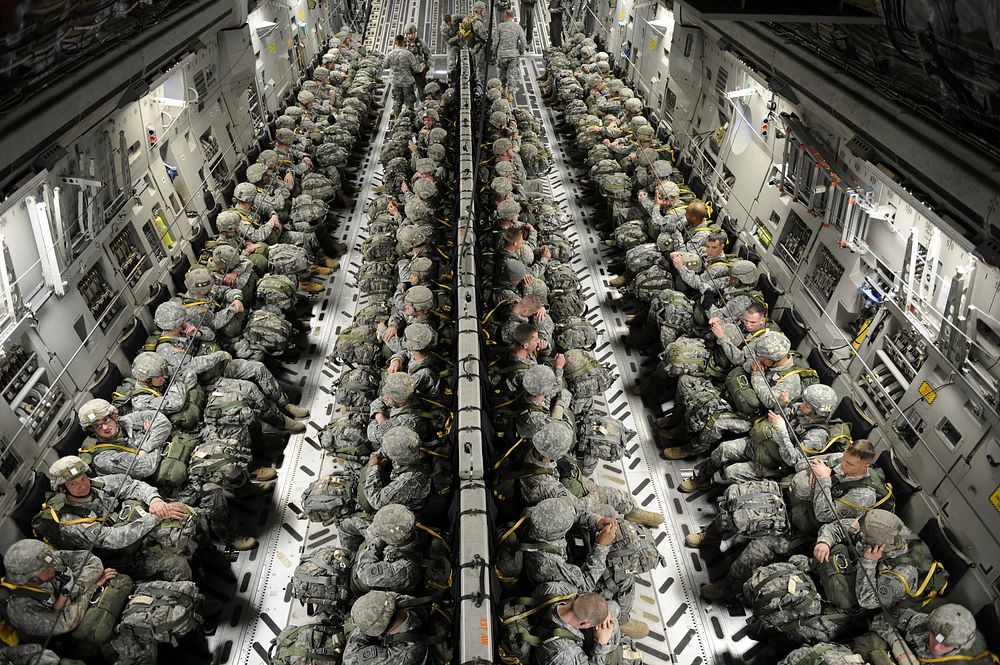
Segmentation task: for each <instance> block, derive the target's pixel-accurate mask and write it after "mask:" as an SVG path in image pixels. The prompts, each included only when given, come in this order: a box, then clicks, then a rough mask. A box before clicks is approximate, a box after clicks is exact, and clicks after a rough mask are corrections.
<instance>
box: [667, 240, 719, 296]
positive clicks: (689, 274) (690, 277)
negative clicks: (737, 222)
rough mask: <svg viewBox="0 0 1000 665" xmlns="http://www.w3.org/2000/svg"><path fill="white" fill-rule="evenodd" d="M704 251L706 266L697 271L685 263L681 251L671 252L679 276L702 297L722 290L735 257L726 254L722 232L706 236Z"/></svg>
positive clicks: (671, 258) (672, 261) (671, 259)
mask: <svg viewBox="0 0 1000 665" xmlns="http://www.w3.org/2000/svg"><path fill="white" fill-rule="evenodd" d="M702 253H703V254H704V259H705V260H704V267H703V268H702V269H701V270H700V271H699V272H695V271H693V270H691V269H690V268H689V267H687V265H686V264H685V263H684V259H683V257H682V256H681V253H680V252H671V253H670V261H671V263H673V265H674V269H675V270H676V271H677V276H678V278H679V279H680V280H681V281H682V282H683V283H684V284H686V285H687V286H688V287H689V288H691V289H693V290H695V291H697V292H698V293H699V294H700V295H701V296H702V297H704V295H705V294H706V293H709V292H714V293H718V292H719V291H721V290H722V289H723V288H724V287H725V285H726V284H727V283H728V281H729V270H730V268H732V267H733V257H730V256H727V255H726V235H725V234H724V233H722V232H715V233H710V234H709V235H708V237H707V238H705V244H704V245H703V249H702Z"/></svg>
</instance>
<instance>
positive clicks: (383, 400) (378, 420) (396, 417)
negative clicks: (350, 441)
mask: <svg viewBox="0 0 1000 665" xmlns="http://www.w3.org/2000/svg"><path fill="white" fill-rule="evenodd" d="M415 390H416V382H415V381H414V380H413V377H412V376H410V375H409V374H406V373H405V372H393V373H392V374H387V375H386V377H385V380H384V381H383V383H382V391H381V395H380V396H379V397H378V398H377V399H375V400H373V401H372V403H371V406H370V407H369V409H368V413H369V415H370V416H371V422H369V424H368V440H369V441H371V442H372V443H378V444H381V442H382V435H383V434H385V431H386V430H387V429H389V428H390V427H393V426H396V425H402V426H405V427H409V428H411V429H413V430H414V431H416V432H421V431H422V430H424V429H425V428H424V426H423V422H422V419H421V418H420V416H418V415H416V414H415V413H412V411H413V410H414V409H413V408H412V407H413V406H414V405H415V402H416V398H415V397H414V391H415Z"/></svg>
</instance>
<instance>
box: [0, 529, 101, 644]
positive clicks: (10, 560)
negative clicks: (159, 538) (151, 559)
mask: <svg viewBox="0 0 1000 665" xmlns="http://www.w3.org/2000/svg"><path fill="white" fill-rule="evenodd" d="M3 564H4V570H5V571H6V576H5V577H4V579H3V582H4V586H5V587H6V588H7V590H8V591H9V592H10V594H11V595H10V598H9V599H8V600H7V607H6V611H5V612H4V616H5V617H6V618H7V620H8V621H10V623H11V625H13V626H14V627H15V628H17V630H19V631H20V632H21V633H22V634H23V635H25V636H33V637H36V638H39V639H46V638H47V637H48V636H49V635H64V634H66V633H69V632H71V631H72V630H73V629H75V628H76V627H77V626H78V625H80V622H81V621H82V620H83V615H84V614H85V613H86V611H87V609H88V608H89V607H90V601H91V598H92V596H93V595H94V592H95V591H96V590H97V589H98V588H99V587H101V586H103V585H104V583H105V582H107V581H108V580H110V579H111V578H113V577H115V575H117V571H115V569H114V568H105V567H104V564H103V563H101V560H100V559H98V558H97V557H96V556H94V555H93V554H91V553H90V552H87V551H84V550H62V551H57V550H53V549H52V548H51V547H49V546H48V545H46V544H45V543H43V542H41V541H40V540H31V539H25V540H19V541H17V542H16V543H14V544H13V545H11V546H10V548H9V549H8V550H7V551H6V552H5V553H4V555H3ZM11 587H13V588H11Z"/></svg>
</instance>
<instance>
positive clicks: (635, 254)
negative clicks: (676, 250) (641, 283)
mask: <svg viewBox="0 0 1000 665" xmlns="http://www.w3.org/2000/svg"><path fill="white" fill-rule="evenodd" d="M662 257H663V255H662V254H661V253H660V250H659V249H658V248H657V246H656V243H652V242H644V243H642V244H641V245H636V246H635V247H632V248H631V249H629V250H627V251H626V252H625V269H626V270H628V271H629V272H630V273H632V274H633V275H637V274H639V273H641V272H642V271H644V270H647V269H649V268H652V267H653V266H654V265H656V263H657V262H658V261H659V260H660V259H661V258H662Z"/></svg>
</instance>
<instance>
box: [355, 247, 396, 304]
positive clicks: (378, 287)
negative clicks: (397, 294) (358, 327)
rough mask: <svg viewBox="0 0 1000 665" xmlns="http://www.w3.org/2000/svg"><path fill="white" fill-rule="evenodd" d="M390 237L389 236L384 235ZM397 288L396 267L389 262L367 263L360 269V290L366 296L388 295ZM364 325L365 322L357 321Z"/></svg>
mask: <svg viewBox="0 0 1000 665" xmlns="http://www.w3.org/2000/svg"><path fill="white" fill-rule="evenodd" d="M382 235H388V234H382ZM395 288H396V266H394V265H393V264H392V263H390V262H387V261H365V262H364V263H362V264H361V267H360V268H359V269H358V289H359V290H360V291H361V292H362V293H364V294H366V295H388V294H391V293H392V292H393V290H395ZM356 322H357V323H364V321H356Z"/></svg>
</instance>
